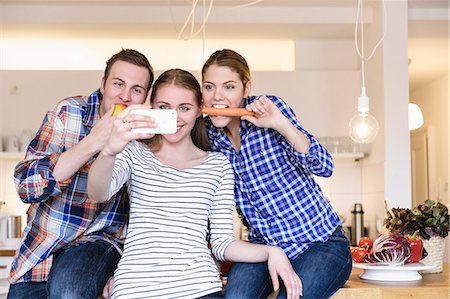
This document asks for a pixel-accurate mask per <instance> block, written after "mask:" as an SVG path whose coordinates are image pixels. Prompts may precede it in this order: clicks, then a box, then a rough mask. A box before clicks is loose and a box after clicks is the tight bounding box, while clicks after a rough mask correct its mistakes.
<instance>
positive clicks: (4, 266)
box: [0, 250, 13, 299]
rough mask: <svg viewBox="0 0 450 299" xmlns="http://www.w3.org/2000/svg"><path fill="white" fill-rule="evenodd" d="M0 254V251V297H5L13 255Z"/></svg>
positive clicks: (0, 298) (1, 298)
mask: <svg viewBox="0 0 450 299" xmlns="http://www.w3.org/2000/svg"><path fill="white" fill-rule="evenodd" d="M0 251H1V250H0ZM1 254H2V253H1V252H0V299H3V298H6V295H7V294H8V289H9V283H8V277H9V270H10V269H11V263H12V261H13V257H12V256H2V255H1Z"/></svg>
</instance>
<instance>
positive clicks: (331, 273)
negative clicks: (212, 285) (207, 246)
mask: <svg viewBox="0 0 450 299" xmlns="http://www.w3.org/2000/svg"><path fill="white" fill-rule="evenodd" d="M251 242H253V241H251ZM254 243H260V242H258V241H256V242H254ZM291 264H292V267H293V268H294V270H295V272H296V273H297V275H298V276H299V277H300V279H301V281H302V285H303V295H302V297H301V298H314V299H318V298H329V297H331V296H332V295H333V294H334V293H335V292H336V291H337V290H339V288H341V287H342V286H343V285H344V284H345V282H346V281H347V279H348V278H349V276H350V273H351V270H352V259H351V255H350V244H349V241H348V239H347V237H346V236H345V235H344V232H343V231H342V227H340V226H339V227H338V228H337V229H336V231H335V232H334V233H333V234H332V235H331V237H330V238H329V239H328V240H327V241H326V242H324V243H322V242H316V243H313V244H311V246H310V247H309V248H308V249H307V250H306V251H305V252H303V253H302V254H300V255H299V256H298V257H296V258H295V259H293V260H291ZM279 279H280V280H281V278H279ZM271 292H273V286H272V282H271V279H270V275H269V271H268V268H267V263H234V264H233V266H232V268H231V270H230V273H229V275H228V278H227V286H226V288H225V299H244V298H245V299H250V298H251V299H256V298H267V296H269V295H270V293H271ZM278 298H286V289H285V287H284V286H283V285H282V284H281V288H280V292H279V294H278Z"/></svg>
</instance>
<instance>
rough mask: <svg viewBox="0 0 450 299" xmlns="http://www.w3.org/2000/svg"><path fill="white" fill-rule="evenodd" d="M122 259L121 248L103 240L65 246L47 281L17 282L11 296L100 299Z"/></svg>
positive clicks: (11, 289) (58, 254) (13, 286)
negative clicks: (118, 249)
mask: <svg viewBox="0 0 450 299" xmlns="http://www.w3.org/2000/svg"><path fill="white" fill-rule="evenodd" d="M119 259H120V254H119V252H117V249H116V248H115V247H114V246H113V245H112V244H110V243H108V242H106V241H102V240H98V241H95V242H87V243H82V244H77V245H75V246H72V247H68V248H66V249H62V250H60V251H58V252H56V253H55V254H54V259H53V264H52V268H51V269H50V274H49V277H48V281H47V282H21V283H17V284H13V285H11V286H10V288H9V293H8V297H7V298H8V299H16V298H23V299H25V298H26V299H30V298H33V299H38V298H51V299H53V298H64V299H72V298H73V299H75V298H77V299H82V298H89V299H93V298H97V296H98V295H99V294H101V292H102V290H103V287H104V286H105V284H106V282H107V281H108V279H109V278H110V277H111V276H113V275H114V270H115V269H116V267H117V263H118V262H119Z"/></svg>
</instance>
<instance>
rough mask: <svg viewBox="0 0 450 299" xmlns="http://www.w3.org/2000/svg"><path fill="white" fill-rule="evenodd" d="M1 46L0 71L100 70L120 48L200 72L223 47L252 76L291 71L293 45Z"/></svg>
mask: <svg viewBox="0 0 450 299" xmlns="http://www.w3.org/2000/svg"><path fill="white" fill-rule="evenodd" d="M0 47H1V49H0V53H1V57H0V59H1V60H0V69H1V70H104V68H105V61H106V60H107V59H108V58H109V57H111V56H112V55H113V54H114V53H116V52H118V51H119V50H120V49H121V48H133V49H136V50H138V51H140V52H142V53H143V54H145V55H146V56H147V58H148V59H149V60H150V63H151V64H152V66H153V68H154V69H155V70H166V69H170V68H182V69H186V70H200V69H201V67H202V64H203V61H204V57H206V58H207V57H208V56H209V55H210V54H211V53H213V52H214V51H216V50H220V49H224V48H229V49H233V50H235V51H237V52H239V53H241V54H242V55H243V56H244V57H245V58H246V59H247V61H248V63H249V64H250V68H251V69H252V70H255V71H293V70H294V69H295V44H294V41H292V40H273V41H271V40H207V41H206V42H205V44H203V41H202V40H201V39H197V40H195V39H193V40H177V39H160V40H153V39H152V40H145V39H31V38H23V39H21V38H4V39H2V40H1V43H0Z"/></svg>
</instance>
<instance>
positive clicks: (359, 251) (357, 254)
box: [351, 247, 369, 263]
mask: <svg viewBox="0 0 450 299" xmlns="http://www.w3.org/2000/svg"><path fill="white" fill-rule="evenodd" d="M351 253H352V260H353V261H354V262H356V263H363V262H364V257H365V256H366V255H367V254H368V253H369V251H368V250H367V249H366V248H362V247H353V248H352V249H351Z"/></svg>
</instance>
